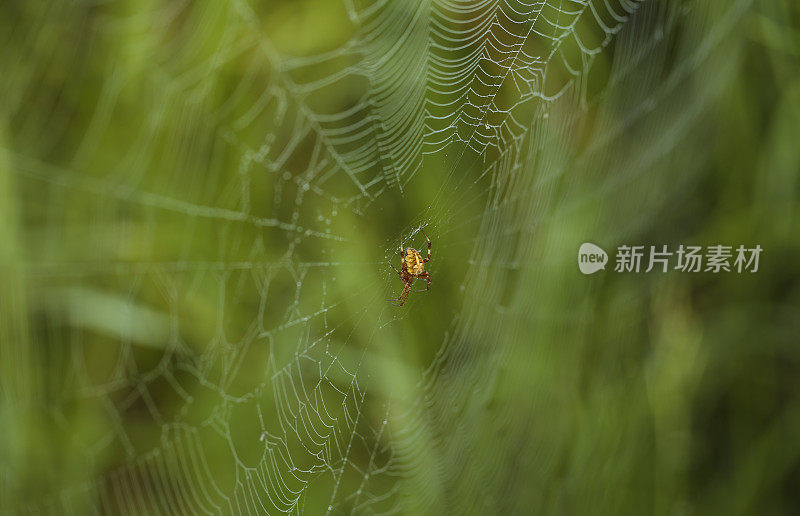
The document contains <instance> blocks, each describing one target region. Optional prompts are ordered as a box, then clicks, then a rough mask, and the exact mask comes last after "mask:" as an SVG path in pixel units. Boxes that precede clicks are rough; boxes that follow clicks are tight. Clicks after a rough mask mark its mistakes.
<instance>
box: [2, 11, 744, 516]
mask: <svg viewBox="0 0 800 516" xmlns="http://www.w3.org/2000/svg"><path fill="white" fill-rule="evenodd" d="M704 4H705V3H699V2H697V3H690V2H687V3H685V4H681V5H679V3H659V2H634V1H629V0H592V1H588V2H587V1H570V0H547V1H538V2H529V3H526V2H521V1H514V0H505V1H501V0H482V1H470V2H464V1H453V0H450V1H448V0H437V1H434V0H430V1H424V0H423V1H419V2H408V1H405V0H397V1H388V0H387V1H375V2H368V1H359V0H344V1H343V2H342V3H337V2H333V1H330V2H307V3H306V2H304V3H302V6H300V5H299V4H298V3H295V2H288V3H275V4H274V5H273V4H269V5H268V6H262V5H257V3H255V2H250V1H247V0H232V1H230V2H208V3H190V2H182V1H175V2H168V3H165V4H162V5H159V6H158V7H157V8H152V7H148V8H145V7H144V6H139V5H138V4H132V3H123V2H115V1H111V2H97V3H95V4H92V3H91V2H85V3H84V2H76V3H71V2H63V3H60V2H57V3H52V5H46V6H45V5H38V6H22V5H19V6H14V7H11V6H9V7H5V8H4V10H7V11H8V17H6V19H7V20H11V21H10V22H8V26H7V27H6V28H7V29H8V30H7V31H5V30H4V33H3V40H4V41H5V42H6V43H7V44H6V45H4V47H5V50H4V51H3V52H2V66H3V69H9V70H14V73H12V74H11V75H10V79H9V80H8V81H5V82H6V84H4V85H3V86H2V92H3V100H2V101H0V102H1V103H2V104H1V105H2V111H1V112H2V114H3V115H2V116H3V119H4V128H3V131H4V132H2V133H0V143H2V146H1V147H0V171H3V173H2V174H0V178H2V180H3V182H4V183H5V184H3V185H2V187H0V195H3V196H4V198H3V199H0V203H1V204H2V205H3V206H4V208H3V215H4V221H5V224H4V228H3V231H4V233H5V234H3V235H1V236H2V237H3V240H4V241H5V242H6V244H4V246H3V254H2V263H3V267H4V270H5V271H7V272H8V274H4V278H3V280H2V282H3V286H2V292H3V293H2V294H0V300H2V310H0V313H2V314H3V315H2V317H3V318H4V319H3V321H2V322H3V333H2V338H0V356H2V357H3V365H2V373H3V374H2V381H0V386H2V397H3V411H4V413H5V417H4V418H3V420H4V423H3V433H4V435H6V436H9V437H8V440H9V443H11V444H9V445H8V449H6V450H5V451H4V454H5V458H4V460H3V466H2V469H0V495H2V501H3V503H2V505H3V506H5V507H7V508H9V510H12V511H21V512H35V513H40V512H45V513H49V512H52V513H78V514H81V513H88V512H94V513H112V514H120V513H170V514H174V513H181V514H183V513H191V514H197V513H234V514H253V513H257V514H261V513H270V514H277V513H281V512H290V513H303V512H305V513H311V514H317V513H380V514H385V513H417V512H420V511H431V510H433V509H432V508H437V507H438V508H440V511H443V512H446V513H451V514H460V513H468V512H472V511H476V510H478V511H485V512H515V511H524V510H525V507H528V506H529V505H527V504H529V503H537V501H538V502H541V500H542V499H546V497H545V498H541V497H540V498H537V496H540V495H541V493H537V491H536V489H535V488H532V486H531V485H530V479H542V478H544V477H546V476H548V475H551V474H554V473H553V470H554V469H555V468H556V466H554V464H555V462H554V460H553V459H552V457H551V456H549V455H548V453H549V452H547V451H546V450H544V449H541V448H537V447H535V446H534V445H533V444H530V443H528V444H523V443H526V442H528V441H529V440H531V441H533V440H534V439H533V437H534V436H535V437H537V438H539V439H540V440H542V439H543V440H544V442H547V443H550V444H552V443H554V442H555V441H553V439H555V437H554V435H553V434H551V432H553V433H557V432H558V429H549V430H542V429H541V422H537V421H531V420H530V413H531V412H530V411H527V410H520V408H519V407H517V406H512V405H511V404H507V403H498V402H497V401H496V400H497V399H498V393H503V392H509V389H512V387H511V386H513V385H517V386H518V385H519V384H522V385H525V387H526V389H530V388H531V386H530V382H528V381H522V380H520V378H521V377H522V376H526V377H531V378H537V377H538V378H540V380H538V381H537V385H534V386H533V387H536V388H539V389H541V392H543V394H542V395H541V396H544V398H539V399H548V397H550V398H549V401H551V402H552V400H553V398H554V397H557V396H558V393H554V392H551V391H548V389H547V386H546V383H547V378H548V375H549V374H551V373H549V372H548V371H546V370H535V369H533V368H534V366H533V361H531V362H525V363H523V364H516V363H515V362H516V361H515V360H514V359H513V357H515V356H519V355H518V353H521V354H523V355H525V354H528V355H531V354H533V353H535V349H537V348H535V347H534V346H536V345H537V343H538V345H540V346H541V343H542V342H551V341H552V342H565V341H567V340H569V338H571V337H570V332H572V331H579V330H572V329H570V328H571V327H572V326H571V324H579V323H580V321H581V318H582V317H584V316H585V314H584V313H583V312H581V311H580V310H578V311H575V310H572V309H570V308H569V307H568V306H545V305H543V304H542V303H541V300H542V299H548V295H552V292H550V291H548V290H547V289H548V288H549V287H548V285H552V284H553V282H549V281H546V280H545V279H544V278H546V277H547V276H548V275H549V274H554V277H556V278H561V279H562V281H564V279H563V278H565V277H566V273H565V272H563V271H562V269H561V267H562V265H563V263H562V262H567V261H568V262H570V264H571V263H572V260H571V259H570V260H565V259H564V258H563V257H564V256H570V257H571V256H572V255H573V254H574V249H576V248H577V246H574V245H573V244H574V242H576V241H577V240H576V238H577V239H580V238H581V236H580V235H572V234H566V235H565V234H560V232H559V231H557V230H558V227H557V226H555V222H556V221H564V220H567V219H570V218H573V219H574V218H576V217H578V218H580V220H582V221H583V222H582V225H581V224H578V227H584V228H591V227H592V224H593V223H594V222H593V221H592V220H591V217H589V216H587V217H586V218H585V219H584V218H581V217H584V215H585V213H586V211H587V210H589V211H590V210H591V209H592V207H596V206H597V205H598V204H600V203H603V202H605V203H608V202H609V199H613V198H614V197H615V196H618V195H625V194H626V192H629V191H636V192H638V193H639V195H637V197H641V198H642V199H645V201H642V204H641V205H629V206H626V207H622V206H620V207H619V209H618V210H617V211H616V212H614V213H613V214H612V215H610V219H611V220H613V221H615V224H614V225H613V226H612V227H614V228H615V230H616V231H618V232H619V233H618V234H620V235H624V234H629V233H630V232H631V231H634V230H635V227H636V224H644V223H645V222H646V221H647V220H650V219H651V218H652V217H654V216H655V213H657V210H656V208H655V206H654V204H658V203H660V202H666V201H667V200H668V195H667V194H666V193H664V192H665V191H667V190H669V189H670V188H680V185H681V183H682V182H683V181H686V180H687V178H690V177H691V175H692V174H691V172H692V170H693V167H696V166H698V165H697V162H698V160H697V159H696V155H693V154H692V153H691V151H690V149H687V150H686V152H685V153H684V155H683V157H672V158H671V161H669V165H670V169H671V167H674V166H675V165H676V160H678V162H677V164H679V165H680V167H678V169H679V170H681V173H680V174H672V175H670V174H668V173H667V172H666V170H667V168H668V167H667V165H666V163H667V158H666V157H665V156H666V155H668V154H669V153H670V151H672V150H673V149H675V148H676V147H677V146H678V145H680V144H681V142H683V141H685V140H686V139H687V138H689V137H690V136H691V135H692V134H693V133H692V131H693V130H694V129H693V128H695V127H696V126H697V120H698V119H699V118H700V117H701V115H702V113H703V110H704V106H705V105H706V104H707V102H708V98H709V97H711V96H712V95H713V92H714V91H715V88H718V87H719V84H720V83H721V82H722V81H723V77H724V74H723V73H719V74H716V75H715V76H716V77H718V78H717V79H714V80H707V81H704V82H703V84H701V85H699V86H698V84H697V83H696V82H694V81H697V74H698V73H699V70H703V71H704V72H708V71H709V70H710V65H707V62H708V60H709V55H711V54H712V53H718V52H719V48H722V47H723V46H724V45H723V43H725V41H726V38H730V37H731V29H732V27H733V25H734V23H735V20H736V19H738V17H740V16H741V15H742V13H743V12H744V11H745V8H746V6H747V3H746V2H736V3H731V4H730V5H725V6H724V7H721V6H713V5H711V6H707V5H704ZM712 4H713V3H712ZM298 13H301V14H298ZM298 16H300V17H301V20H302V22H299V21H298V19H297V17H298ZM14 21H20V23H19V24H18V26H17V27H16V28H12V25H13V22H14ZM22 21H24V23H22ZM306 22H307V23H308V24H310V25H313V23H324V25H321V26H330V35H324V36H319V37H317V36H313V37H312V36H309V33H308V32H307V31H308V30H310V29H308V28H305V27H304V24H305V23H306ZM282 27H284V28H285V27H288V29H282ZM678 28H680V29H681V30H680V31H679V30H678ZM281 31H284V32H286V31H296V32H295V33H294V34H285V33H283V32H281ZM305 39H310V40H313V41H318V42H317V44H316V45H314V46H312V47H311V48H305V47H303V41H305ZM63 42H69V43H68V44H66V43H63ZM667 42H670V43H671V45H667ZM725 44H726V45H727V43H725ZM612 50H613V52H612ZM606 54H609V55H606ZM599 57H602V58H603V59H604V61H603V62H602V66H599V67H600V68H601V70H598V71H595V70H594V68H595V67H594V66H593V65H594V64H595V63H596V62H597V60H598V59H599ZM612 57H613V60H612ZM23 61H25V62H28V63H29V65H27V66H23V64H22V62H23ZM723 71H724V70H723ZM590 72H592V73H590ZM595 72H596V73H595ZM704 75H705V74H704ZM712 75H713V74H712ZM597 77H599V78H597ZM690 83H691V84H692V87H693V88H694V89H692V90H691V91H692V92H693V93H691V94H690V93H688V91H689V86H688V85H689V84H690ZM676 106H677V107H678V108H677V109H676ZM121 126H122V127H124V128H127V129H126V130H122V129H120V127H121ZM580 135H584V136H580ZM632 140H637V141H641V142H643V143H642V144H641V145H632V144H631V141H632ZM621 155H622V156H624V157H623V158H621V159H620V158H619V156H621ZM659 167H661V168H659ZM598 171H599V172H598ZM587 185H588V186H587ZM642 191H645V192H651V195H649V196H648V195H646V194H645V195H641V193H642ZM12 193H13V195H12ZM420 199H424V202H420ZM632 214H638V216H637V217H633V216H632ZM375 220H379V221H393V222H392V223H391V224H390V223H384V222H379V223H376V222H375ZM422 228H424V229H425V232H426V233H427V234H428V235H429V236H430V237H431V239H432V240H433V260H432V261H431V262H430V263H429V268H430V269H431V271H432V272H431V273H432V277H433V287H432V291H431V292H430V293H428V294H419V293H412V294H411V296H410V297H409V300H408V302H407V304H406V307H404V309H402V310H398V309H396V308H394V307H391V306H390V305H389V303H388V302H387V301H386V299H388V298H391V297H394V296H396V295H397V294H398V293H399V289H400V288H401V285H400V283H399V281H398V280H397V278H396V275H395V274H394V273H393V272H392V271H391V269H390V268H389V267H388V265H387V261H390V260H393V261H395V263H396V260H397V251H398V246H399V243H400V239H401V238H402V239H403V240H404V241H405V242H409V243H411V245H414V246H421V245H423V241H424V238H423V237H422V235H421V233H420V229H422ZM608 236H609V238H611V237H612V236H613V235H608ZM533 264H538V265H536V266H534V265H533ZM574 290H576V291H577V292H576V295H577V297H578V299H579V298H580V294H581V293H582V290H581V288H578V287H576V288H575V289H574ZM571 302H572V301H570V302H569V303H567V302H565V305H567V304H571ZM437 306H443V307H445V308H442V309H440V310H439V311H438V312H437ZM442 319H443V320H445V321H446V322H445V324H444V326H442V325H441V324H439V325H437V324H435V323H436V321H437V320H442ZM442 328H444V329H442ZM530 335H535V338H530V337H526V336H530ZM520 347H525V348H526V349H520ZM538 349H540V350H542V349H545V348H542V347H540V348H538ZM526 350H527V351H526ZM539 353H540V354H539V355H538V357H539V359H542V358H544V360H539V363H543V364H545V365H544V366H538V367H543V368H550V367H552V368H558V364H554V363H551V362H548V360H547V355H546V352H545V351H540V352H539ZM537 375H538V376H537ZM514 379H516V380H518V381H519V384H515V383H514ZM539 383H541V384H539ZM517 394H518V395H519V396H523V397H524V394H522V393H517ZM545 426H546V425H545ZM26 428H35V429H36V430H34V431H33V432H34V433H35V435H34V436H28V437H26V436H25V435H23V434H24V433H25V430H24V429H26ZM35 437H36V438H39V439H38V441H36V442H37V443H39V444H37V446H41V445H42V444H41V443H51V445H46V447H45V449H36V450H32V449H29V448H26V445H25V444H24V443H26V442H34V438H35ZM28 439H30V440H28ZM548 439H550V441H548ZM496 440H499V441H501V442H503V443H505V445H498V446H497V447H493V446H486V445H485V443H486V442H492V441H496ZM482 443H483V444H482ZM514 443H519V446H516V445H515V444H514ZM555 448H558V445H557V444H556V446H555ZM14 450H16V451H14ZM553 453H555V452H553ZM515 457H516V458H515ZM31 486H35V487H31ZM433 512H437V511H435V510H433Z"/></svg>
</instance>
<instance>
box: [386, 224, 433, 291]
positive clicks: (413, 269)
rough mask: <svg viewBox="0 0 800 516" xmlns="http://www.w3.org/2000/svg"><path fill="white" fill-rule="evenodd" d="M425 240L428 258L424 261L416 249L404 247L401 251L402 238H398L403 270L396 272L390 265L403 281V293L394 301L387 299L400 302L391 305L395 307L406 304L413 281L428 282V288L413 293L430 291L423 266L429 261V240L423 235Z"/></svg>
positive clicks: (427, 275)
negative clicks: (421, 280)
mask: <svg viewBox="0 0 800 516" xmlns="http://www.w3.org/2000/svg"><path fill="white" fill-rule="evenodd" d="M421 231H422V234H423V235H425V230H422V229H421ZM425 239H426V240H427V241H428V257H427V258H425V259H424V260H423V259H422V255H421V254H420V253H419V251H417V250H416V249H413V248H411V247H406V248H405V249H403V237H400V259H401V260H402V262H403V269H402V272H401V271H399V270H397V267H395V266H394V265H392V263H391V262H389V265H391V267H392V269H394V271H395V272H396V273H397V275H398V276H400V279H401V280H402V281H403V292H401V293H400V295H399V296H397V298H396V299H389V300H388V301H400V303H399V304H398V303H392V304H393V305H395V306H403V303H405V302H406V298H407V297H408V293H409V292H411V283H412V282H413V281H414V280H415V279H423V280H425V281H427V282H428V288H426V289H425V290H415V291H414V292H427V291H428V290H430V289H431V275H430V274H428V273H427V271H425V264H426V263H428V262H429V261H430V259H431V239H430V238H428V235H425Z"/></svg>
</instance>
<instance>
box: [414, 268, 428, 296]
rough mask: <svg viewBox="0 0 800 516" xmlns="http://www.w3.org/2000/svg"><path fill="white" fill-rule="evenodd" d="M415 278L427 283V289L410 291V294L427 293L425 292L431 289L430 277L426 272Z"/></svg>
mask: <svg viewBox="0 0 800 516" xmlns="http://www.w3.org/2000/svg"><path fill="white" fill-rule="evenodd" d="M415 278H418V279H424V280H425V281H427V282H428V288H426V289H425V290H412V292H427V291H429V290H430V289H431V275H430V274H428V273H427V272H423V273H422V274H420V275H419V276H415Z"/></svg>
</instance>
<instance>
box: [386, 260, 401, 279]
mask: <svg viewBox="0 0 800 516" xmlns="http://www.w3.org/2000/svg"><path fill="white" fill-rule="evenodd" d="M389 267H391V268H392V269H394V271H395V272H396V273H397V275H398V276H400V277H401V278H402V277H403V275H402V274H401V273H400V271H399V270H397V267H395V266H394V264H393V263H391V262H389Z"/></svg>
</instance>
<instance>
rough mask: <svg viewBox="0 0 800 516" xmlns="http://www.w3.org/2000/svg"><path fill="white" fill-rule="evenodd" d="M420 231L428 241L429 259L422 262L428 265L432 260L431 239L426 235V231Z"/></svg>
mask: <svg viewBox="0 0 800 516" xmlns="http://www.w3.org/2000/svg"><path fill="white" fill-rule="evenodd" d="M419 230H420V231H422V234H423V235H425V240H427V241H428V257H427V258H425V259H424V260H422V263H427V262H429V261H430V259H431V239H430V238H428V235H426V234H425V230H424V229H422V228H420V229H419Z"/></svg>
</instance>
